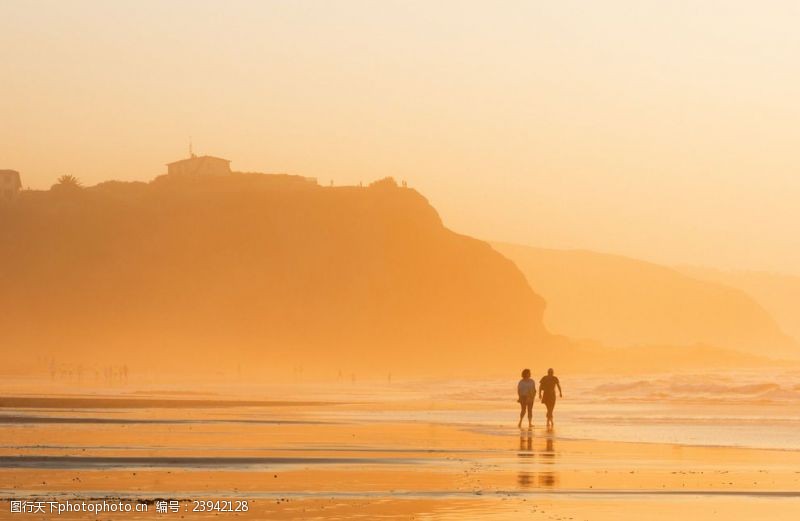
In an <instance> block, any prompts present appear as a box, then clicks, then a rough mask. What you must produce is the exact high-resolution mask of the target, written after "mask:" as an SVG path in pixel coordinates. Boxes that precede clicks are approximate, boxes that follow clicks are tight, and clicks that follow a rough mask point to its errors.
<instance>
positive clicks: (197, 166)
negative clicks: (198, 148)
mask: <svg viewBox="0 0 800 521" xmlns="http://www.w3.org/2000/svg"><path fill="white" fill-rule="evenodd" d="M167 173H168V174H169V175H180V176H206V175H229V174H230V173H231V162H230V161H229V160H227V159H222V158H221V157H214V156H196V155H194V154H191V156H190V157H189V158H188V159H181V160H180V161H174V162H172V163H167Z"/></svg>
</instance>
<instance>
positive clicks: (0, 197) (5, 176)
mask: <svg viewBox="0 0 800 521" xmlns="http://www.w3.org/2000/svg"><path fill="white" fill-rule="evenodd" d="M20 190H22V180H21V179H20V177H19V172H17V171H16V170H0V202H2V201H11V200H13V199H14V198H15V197H17V194H19V191H20Z"/></svg>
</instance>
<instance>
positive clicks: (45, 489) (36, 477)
mask: <svg viewBox="0 0 800 521" xmlns="http://www.w3.org/2000/svg"><path fill="white" fill-rule="evenodd" d="M792 385H793V384H792ZM394 388H395V389H396V390H395V392H394V393H393V394H392V395H391V396H392V397H393V400H392V401H390V402H386V401H380V400H377V399H374V398H372V399H370V397H369V390H368V389H365V388H360V387H353V388H347V387H341V388H337V389H334V390H332V391H330V392H328V393H327V395H326V400H325V403H326V405H325V406H320V405H319V404H318V403H316V402H312V401H308V402H303V401H294V402H293V403H292V404H291V405H292V406H291V407H289V406H287V405H286V404H287V400H284V398H285V395H287V394H291V393H293V392H296V390H293V389H292V388H291V387H287V388H282V389H280V390H276V389H272V390H270V391H269V392H270V393H271V394H272V395H273V397H275V399H274V400H273V399H266V398H265V399H263V400H262V399H258V400H249V401H248V400H238V398H237V397H236V396H225V397H223V398H220V399H213V400H210V401H212V402H214V403H212V404H209V405H208V406H205V407H201V406H197V404H195V405H196V406H187V407H185V408H184V407H163V406H159V405H154V406H153V407H152V408H151V407H147V401H148V400H153V401H154V402H156V403H157V402H158V401H159V400H161V398H160V397H159V396H157V395H158V394H159V393H157V392H154V393H153V394H152V396H148V397H139V398H136V400H135V401H133V402H132V403H128V404H126V405H130V406H128V407H123V406H122V405H121V403H114V404H111V405H110V406H109V405H108V402H109V401H112V402H113V401H115V400H117V399H119V400H124V399H125V398H124V396H125V395H126V394H127V391H126V392H122V393H119V392H118V393H117V394H110V395H105V396H98V395H97V394H98V393H95V395H94V396H78V395H73V396H69V397H66V398H63V397H62V398H59V399H60V400H62V402H60V403H61V405H62V406H58V405H54V403H53V402H52V401H49V400H47V399H42V397H38V398H37V397H34V396H31V395H25V396H23V395H19V396H16V397H4V398H3V399H2V400H0V403H4V404H9V403H14V404H15V406H13V407H8V406H3V407H2V408H0V418H2V421H0V497H2V504H0V519H12V518H13V519H19V518H21V517H25V518H32V519H50V518H51V516H50V514H42V513H41V512H39V513H28V514H12V513H11V501H12V500H13V501H28V502H36V501H62V502H64V501H101V500H105V501H123V502H128V503H130V504H135V503H136V502H140V503H144V504H147V505H148V511H147V512H138V513H137V512H130V513H127V512H125V513H104V514H101V515H98V516H95V515H94V514H90V513H62V514H60V515H58V518H59V519H150V518H153V517H157V516H159V515H163V516H170V515H174V516H177V515H178V513H175V514H169V513H167V514H158V513H156V512H155V502H156V501H158V500H175V501H179V502H180V503H179V505H180V507H179V513H180V515H182V516H185V518H187V519H194V518H197V519H204V518H210V517H218V518H219V517H223V518H224V517H225V516H236V517H237V518H248V519H354V518H362V519H380V518H383V519H475V518H481V519H522V518H528V517H534V518H540V519H570V518H572V519H599V520H604V519H675V518H684V519H754V518H772V519H792V518H796V517H797V516H800V450H795V449H787V448H783V449H775V448H763V447H760V448H759V447H743V446H706V445H702V444H697V443H694V444H693V443H660V442H652V441H651V442H632V441H617V440H613V439H589V438H586V437H583V436H578V435H576V434H581V435H582V434H583V432H584V431H582V430H580V429H578V428H577V427H576V425H575V424H576V423H577V422H578V420H576V419H572V420H571V418H577V417H578V416H575V414H584V410H585V409H586V408H587V407H591V406H592V405H591V403H589V402H583V403H580V404H577V405H576V404H568V402H565V403H564V404H563V407H562V409H563V424H558V423H557V425H556V428H555V429H554V430H553V431H547V430H545V429H544V428H543V427H542V426H541V425H542V421H541V420H542V419H543V418H540V417H537V418H536V421H537V423H538V424H537V425H536V426H535V427H534V428H533V429H532V430H527V429H522V430H520V429H517V428H516V427H515V414H516V411H515V410H514V409H513V408H511V407H509V406H508V404H506V403H505V402H504V401H503V400H501V399H500V398H501V397H500V396H498V397H497V398H494V397H492V395H491V393H488V396H489V397H488V398H487V393H480V392H475V393H474V394H471V393H473V391H474V390H470V389H459V390H452V389H451V390H447V391H446V392H444V393H440V394H438V395H435V393H434V392H432V391H431V390H430V388H426V389H424V390H420V387H419V386H418V385H408V386H406V387H404V386H403V385H401V384H400V385H396V386H395V387H394ZM485 388H486V389H493V388H494V387H492V386H491V385H486V386H485ZM433 389H436V386H433ZM251 391H252V390H251ZM262 392H263V393H267V390H263V389H262V390H259V394H260V393H262ZM223 394H224V393H223ZM262 397H263V396H262ZM170 400H174V401H180V400H181V398H174V397H173V398H170ZM191 400H192V399H191V398H187V401H188V402H191ZM226 400H227V401H228V405H227V406H220V405H219V404H218V403H217V402H223V401H226ZM64 404H69V406H64ZM21 405H24V406H21ZM178 405H179V404H178ZM512 405H513V404H512ZM571 408H574V410H571ZM498 409H499V410H498ZM576 411H577V413H576ZM536 412H537V413H539V416H543V408H542V407H541V406H539V404H537V409H536ZM557 412H558V409H557ZM618 412H619V411H616V412H615V413H614V414H617V413H618ZM504 417H507V418H508V421H505V422H504V421H502V418H504ZM558 418H559V417H558V413H557V419H558ZM48 419H50V420H52V421H50V420H48ZM659 421H662V422H664V420H663V419H661V420H659ZM700 423H702V422H700ZM632 428H633V429H636V428H637V427H636V426H634V427H632ZM701 428H704V427H702V426H701ZM687 429H688V427H679V430H681V431H684V432H685V431H686V430H687ZM606 437H607V436H606ZM720 439H721V440H723V441H724V440H725V437H724V435H722V434H721V435H720ZM207 500H230V501H233V502H235V501H246V502H247V504H248V510H247V511H246V512H200V511H194V510H195V509H196V508H197V506H196V505H197V504H196V503H195V501H199V502H204V501H207ZM201 504H202V503H201Z"/></svg>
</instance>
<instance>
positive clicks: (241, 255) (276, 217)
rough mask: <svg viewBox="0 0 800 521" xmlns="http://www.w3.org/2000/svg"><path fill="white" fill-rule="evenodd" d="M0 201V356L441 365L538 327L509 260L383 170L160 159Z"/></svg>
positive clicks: (311, 370) (357, 368)
mask: <svg viewBox="0 0 800 521" xmlns="http://www.w3.org/2000/svg"><path fill="white" fill-rule="evenodd" d="M0 213H1V214H2V215H0V223H2V226H0V272H2V273H3V274H4V276H3V280H2V286H3V291H2V292H1V293H0V309H1V310H2V313H0V330H2V331H3V342H4V353H5V352H8V353H10V354H11V355H10V356H8V357H7V358H6V360H5V361H4V363H7V364H12V365H13V364H14V363H17V364H21V365H25V364H31V363H33V361H34V360H38V362H37V363H43V362H42V361H43V360H49V359H55V361H56V363H63V362H64V361H65V360H66V361H69V362H70V363H73V364H77V363H81V364H86V365H89V366H96V365H97V364H100V363H112V362H113V363H120V364H121V363H123V362H124V363H126V364H128V365H130V366H131V367H132V368H136V367H157V368H163V369H164V370H182V369H188V368H193V367H203V368H215V369H217V368H225V369H226V370H229V369H230V368H232V367H245V368H246V369H247V370H248V371H251V372H253V371H263V372H264V374H283V375H285V374H286V373H287V372H290V371H297V370H305V371H306V374H320V375H328V376H330V375H332V374H336V373H337V372H338V373H342V372H343V373H344V374H349V373H350V372H359V374H360V375H363V374H365V372H373V371H378V372H379V373H380V374H382V375H385V374H387V373H390V372H392V371H395V372H396V373H401V372H404V373H406V374H408V373H409V372H417V373H427V372H432V371H433V372H442V371H446V372H448V374H452V373H454V372H456V371H458V370H461V369H464V370H467V369H471V370H473V371H483V370H487V369H489V368H499V367H506V366H507V365H509V364H510V365H512V366H513V367H515V368H516V365H517V362H516V359H517V358H518V357H519V355H520V353H523V354H524V353H531V355H533V350H534V346H535V341H536V340H537V339H541V338H542V337H543V336H544V335H546V333H545V331H544V329H543V326H542V323H541V316H542V313H543V309H544V304H543V301H542V299H541V298H540V297H539V296H537V295H536V294H535V293H534V292H533V291H532V290H531V289H530V287H529V286H528V284H527V283H526V281H525V278H524V276H523V275H522V273H520V271H519V270H518V269H517V267H516V266H515V265H514V264H513V263H512V262H511V261H509V260H507V259H506V258H504V257H503V256H501V255H499V254H498V253H496V252H495V251H494V250H493V249H492V248H491V247H490V246H489V245H488V244H487V243H484V242H481V241H478V240H475V239H472V238H469V237H465V236H463V235H458V234H456V233H453V232H452V231H450V230H448V229H446V228H445V227H444V226H443V225H442V222H441V220H440V219H439V216H438V214H437V213H436V211H435V210H434V209H433V208H432V207H431V206H430V205H429V204H428V202H427V201H426V200H425V199H424V198H423V197H422V196H421V195H420V194H419V193H417V192H416V191H414V190H412V189H407V188H400V187H398V186H396V185H395V184H394V182H393V181H391V180H384V181H380V182H378V183H374V184H373V185H372V186H370V187H365V188H360V187H341V188H339V187H337V188H334V187H320V186H318V185H316V183H310V182H308V181H307V180H304V179H303V178H299V177H294V176H271V175H263V174H233V175H230V176H224V177H207V178H197V177H194V178H170V177H167V176H162V177H160V178H157V179H156V180H154V181H153V182H151V183H120V182H110V183H103V184H101V185H97V186H94V187H90V188H79V187H72V186H60V185H57V186H55V187H54V188H53V189H51V190H50V191H42V192H36V191H28V192H24V193H23V194H21V196H20V198H19V200H18V201H17V203H16V204H14V205H12V206H9V207H6V208H2V209H0ZM431 355H435V356H431Z"/></svg>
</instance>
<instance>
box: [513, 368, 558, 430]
mask: <svg viewBox="0 0 800 521" xmlns="http://www.w3.org/2000/svg"><path fill="white" fill-rule="evenodd" d="M556 387H558V396H559V397H560V398H563V397H564V395H563V394H561V383H560V382H559V381H558V378H557V377H555V376H554V375H553V368H552V367H551V368H550V369H548V370H547V375H545V376H543V377H542V379H541V380H539V399H540V400H541V401H542V403H543V404H544V405H545V406H546V407H547V428H548V429H552V428H553V409H554V408H555V406H556ZM520 421H522V420H521V419H520Z"/></svg>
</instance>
